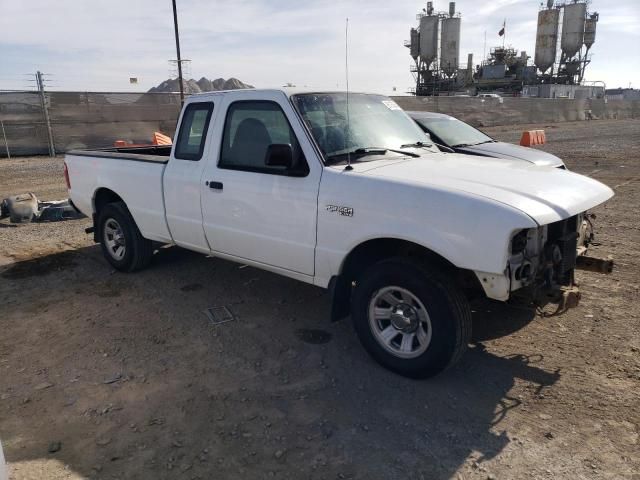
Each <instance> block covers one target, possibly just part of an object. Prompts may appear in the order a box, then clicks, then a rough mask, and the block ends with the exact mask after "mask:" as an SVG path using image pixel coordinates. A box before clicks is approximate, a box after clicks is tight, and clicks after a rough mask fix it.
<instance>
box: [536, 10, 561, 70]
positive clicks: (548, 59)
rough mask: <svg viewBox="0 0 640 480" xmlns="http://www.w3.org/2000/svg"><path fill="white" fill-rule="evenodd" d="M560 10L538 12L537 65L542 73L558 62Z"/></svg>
mask: <svg viewBox="0 0 640 480" xmlns="http://www.w3.org/2000/svg"><path fill="white" fill-rule="evenodd" d="M559 19H560V10H556V9H549V10H540V11H539V12H538V30H537V33H536V54H535V62H534V63H535V64H536V67H538V68H539V69H540V71H541V72H542V73H544V72H546V71H547V70H548V69H549V68H550V67H551V66H552V65H553V62H555V61H556V45H557V44H558V21H559Z"/></svg>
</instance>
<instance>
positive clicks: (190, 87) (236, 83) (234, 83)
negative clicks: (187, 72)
mask: <svg viewBox="0 0 640 480" xmlns="http://www.w3.org/2000/svg"><path fill="white" fill-rule="evenodd" d="M183 85H184V93H189V94H190V93H200V92H213V91H217V90H239V89H241V88H253V85H248V84H246V83H243V82H241V81H240V80H238V79H237V78H233V77H232V78H229V79H227V80H225V79H224V78H216V79H215V80H209V79H208V78H206V77H202V78H201V79H200V80H198V81H196V80H194V79H193V78H192V79H190V80H184V83H183ZM179 91H180V83H179V82H178V79H177V78H169V79H167V80H165V81H164V82H162V83H161V84H160V85H158V86H157V87H153V88H150V89H149V93H158V92H179Z"/></svg>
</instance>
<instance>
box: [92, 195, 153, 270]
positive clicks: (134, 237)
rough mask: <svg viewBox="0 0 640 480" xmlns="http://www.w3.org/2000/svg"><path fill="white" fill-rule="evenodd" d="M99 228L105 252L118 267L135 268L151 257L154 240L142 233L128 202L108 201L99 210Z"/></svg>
mask: <svg viewBox="0 0 640 480" xmlns="http://www.w3.org/2000/svg"><path fill="white" fill-rule="evenodd" d="M98 228H99V238H100V244H101V247H102V253H103V255H104V257H105V258H106V259H107V261H108V262H109V263H110V264H111V265H112V266H113V267H114V268H116V269H117V270H121V271H123V272H133V271H135V270H140V269H142V268H144V267H146V266H147V265H148V264H149V262H150V261H151V257H152V255H153V246H152V243H151V240H147V239H146V238H144V237H143V236H142V234H141V233H140V230H139V229H138V226H137V225H136V222H135V221H134V219H133V217H132V216H131V213H130V212H129V210H128V209H127V206H126V205H125V204H124V202H115V203H109V204H107V205H105V206H104V207H103V208H102V210H101V211H100V214H99V218H98Z"/></svg>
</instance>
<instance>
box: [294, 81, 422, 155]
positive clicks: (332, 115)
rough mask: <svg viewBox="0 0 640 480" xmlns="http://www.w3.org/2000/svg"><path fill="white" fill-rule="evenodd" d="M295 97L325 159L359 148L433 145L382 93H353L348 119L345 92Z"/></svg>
mask: <svg viewBox="0 0 640 480" xmlns="http://www.w3.org/2000/svg"><path fill="white" fill-rule="evenodd" d="M292 100H293V104H294V105H295V107H296V108H297V109H298V112H300V115H301V116H302V118H303V119H304V121H305V123H306V124H307V126H308V127H309V130H310V131H311V134H312V135H313V137H314V138H315V140H316V142H317V144H318V146H319V147H320V149H321V150H322V153H323V154H324V156H325V159H327V158H329V157H332V156H338V155H341V154H344V153H346V152H353V151H355V150H358V149H363V150H364V149H372V148H376V149H387V150H388V151H393V149H400V148H409V147H411V146H415V147H422V146H431V144H432V143H431V140H430V138H429V136H428V134H426V133H424V132H423V131H422V130H420V128H419V127H418V126H417V125H416V124H415V123H414V122H413V121H412V120H411V119H410V118H409V116H407V114H406V113H404V111H403V110H402V109H401V108H400V107H399V106H398V104H396V103H395V102H394V101H393V100H391V99H389V98H388V97H385V96H382V95H365V94H359V93H350V94H349V122H347V94H346V93H343V92H341V93H313V94H300V95H294V96H293V97H292ZM347 125H348V126H347ZM384 153H386V152H382V154H384Z"/></svg>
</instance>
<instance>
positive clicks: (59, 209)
mask: <svg viewBox="0 0 640 480" xmlns="http://www.w3.org/2000/svg"><path fill="white" fill-rule="evenodd" d="M6 217H9V221H10V222H11V223H31V222H59V221H62V220H71V219H75V218H83V217H84V215H83V214H82V213H80V212H79V211H78V210H76V209H75V208H74V206H73V205H72V204H71V202H70V201H69V200H68V199H67V200H54V201H49V202H40V201H39V200H38V197H36V195H35V194H34V193H32V192H29V193H22V194H20V195H12V196H11V197H7V198H5V199H3V200H2V201H1V202H0V219H2V218H6Z"/></svg>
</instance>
